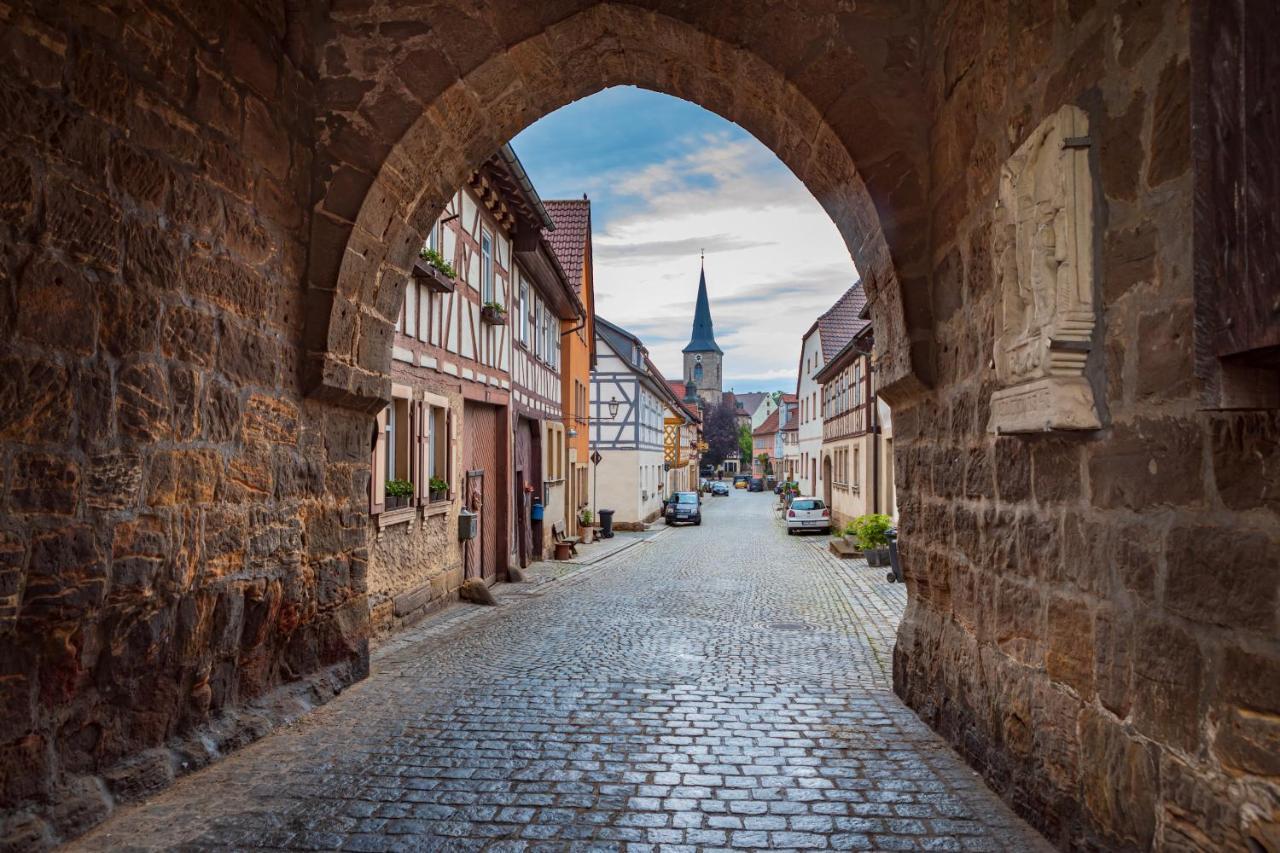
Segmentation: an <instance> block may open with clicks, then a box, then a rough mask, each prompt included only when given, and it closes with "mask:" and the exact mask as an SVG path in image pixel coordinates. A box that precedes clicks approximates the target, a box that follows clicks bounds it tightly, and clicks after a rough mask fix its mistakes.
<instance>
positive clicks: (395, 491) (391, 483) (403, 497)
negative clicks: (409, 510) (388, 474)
mask: <svg viewBox="0 0 1280 853" xmlns="http://www.w3.org/2000/svg"><path fill="white" fill-rule="evenodd" d="M412 499H413V483H410V482H409V481H408V480H387V488H386V499H385V503H384V505H385V506H386V508H387V509H399V508H400V507H402V506H408V505H409V501H411V500H412Z"/></svg>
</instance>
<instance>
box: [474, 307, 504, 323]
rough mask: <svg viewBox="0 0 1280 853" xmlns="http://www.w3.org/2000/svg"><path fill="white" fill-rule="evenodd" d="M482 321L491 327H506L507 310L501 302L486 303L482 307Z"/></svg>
mask: <svg viewBox="0 0 1280 853" xmlns="http://www.w3.org/2000/svg"><path fill="white" fill-rule="evenodd" d="M480 319H481V320H483V321H484V322H486V323H488V324H489V325H490V326H505V325H506V323H507V309H506V308H504V307H503V305H502V303H501V302H486V303H484V304H483V305H481V306H480Z"/></svg>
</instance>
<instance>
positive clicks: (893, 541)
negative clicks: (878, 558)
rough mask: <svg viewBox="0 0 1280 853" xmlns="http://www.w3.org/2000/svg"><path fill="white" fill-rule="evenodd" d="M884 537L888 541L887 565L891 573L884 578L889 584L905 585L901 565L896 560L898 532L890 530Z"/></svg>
mask: <svg viewBox="0 0 1280 853" xmlns="http://www.w3.org/2000/svg"><path fill="white" fill-rule="evenodd" d="M885 536H886V537H887V538H888V539H889V565H890V567H892V571H890V572H889V573H888V574H886V575H885V576H884V579H885V580H887V581H888V582H889V583H906V580H905V579H904V578H903V577H902V563H901V562H899V560H898V531H897V530H896V529H894V528H890V529H889V530H888V531H886V532H885Z"/></svg>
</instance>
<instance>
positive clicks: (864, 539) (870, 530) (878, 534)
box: [853, 513, 893, 566]
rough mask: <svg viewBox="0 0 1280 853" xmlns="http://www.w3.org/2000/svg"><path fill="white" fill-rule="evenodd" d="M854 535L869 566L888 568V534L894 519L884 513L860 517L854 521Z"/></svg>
mask: <svg viewBox="0 0 1280 853" xmlns="http://www.w3.org/2000/svg"><path fill="white" fill-rule="evenodd" d="M853 524H854V526H855V530H854V533H855V535H856V536H857V539H858V545H859V546H860V547H861V548H862V551H863V553H864V554H866V557H867V565H869V566H886V565H888V563H889V537H888V535H887V534H888V532H889V529H890V528H891V527H893V519H892V518H890V517H889V516H887V515H884V514H883V513H871V514H870V515H860V516H858V517H857V518H856V519H854V521H853Z"/></svg>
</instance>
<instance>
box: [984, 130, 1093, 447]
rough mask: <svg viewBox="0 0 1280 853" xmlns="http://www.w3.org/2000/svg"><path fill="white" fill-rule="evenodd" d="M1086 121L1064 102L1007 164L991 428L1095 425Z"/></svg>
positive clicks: (996, 233) (999, 220) (1000, 210)
mask: <svg viewBox="0 0 1280 853" xmlns="http://www.w3.org/2000/svg"><path fill="white" fill-rule="evenodd" d="M1088 136H1089V120H1088V117H1087V116H1086V115H1085V113H1084V111H1083V110H1081V109H1080V108H1078V107H1074V106H1071V105H1067V106H1064V107H1062V108H1061V109H1059V110H1058V111H1057V112H1056V113H1054V114H1053V115H1052V116H1049V117H1048V118H1047V119H1045V120H1044V121H1043V122H1042V123H1041V124H1040V126H1039V127H1037V128H1036V129H1035V131H1034V132H1033V133H1032V134H1031V136H1030V137H1028V138H1027V140H1026V141H1025V142H1023V143H1022V145H1021V146H1020V147H1019V148H1018V150H1017V151H1016V152H1014V154H1013V156H1012V157H1010V158H1009V161H1008V162H1007V163H1005V166H1004V169H1003V170H1002V172H1001V176H1000V195H999V201H998V202H997V208H996V227H995V228H994V229H993V244H994V245H993V247H992V248H993V257H994V258H996V277H997V286H998V292H999V293H1000V298H1001V303H1000V306H999V316H998V318H997V322H998V329H997V336H996V346H995V367H996V379H997V381H998V383H999V386H1000V387H999V388H998V389H997V390H996V392H995V393H994V394H993V395H992V397H991V419H990V421H989V423H988V430H989V431H991V432H994V433H1020V432H1044V431H1048V430H1079V429H1098V428H1099V427H1100V426H1101V425H1102V424H1101V421H1100V420H1099V418H1098V410H1097V407H1096V405H1095V404H1094V398H1093V388H1092V386H1091V385H1090V384H1089V381H1088V379H1086V378H1085V376H1084V367H1085V360H1086V359H1087V358H1088V356H1089V350H1090V348H1091V346H1092V343H1093V328H1094V325H1095V309H1094V302H1093V180H1092V177H1091V175H1090V166H1089V152H1088V145H1089V140H1088Z"/></svg>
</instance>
